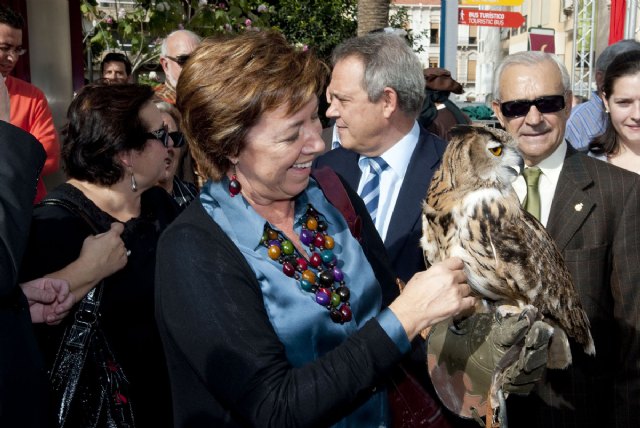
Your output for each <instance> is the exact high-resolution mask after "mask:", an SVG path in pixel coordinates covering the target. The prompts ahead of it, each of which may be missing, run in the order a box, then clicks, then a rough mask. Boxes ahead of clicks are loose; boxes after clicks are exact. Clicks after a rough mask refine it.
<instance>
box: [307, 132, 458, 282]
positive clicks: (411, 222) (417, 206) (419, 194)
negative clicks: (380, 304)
mask: <svg viewBox="0 0 640 428" xmlns="http://www.w3.org/2000/svg"><path fill="white" fill-rule="evenodd" d="M446 145H447V142H446V141H444V140H441V139H440V138H438V137H436V136H435V135H433V134H431V133H429V132H428V131H426V130H425V129H424V128H422V127H420V137H419V139H418V144H417V146H416V148H415V150H414V151H413V154H412V155H411V160H410V161H409V166H408V167H407V173H406V175H405V177H404V181H403V183H402V187H401V188H400V194H399V195H398V199H397V201H396V206H395V207H394V209H393V214H392V215H391V222H390V223H389V230H388V231H387V237H386V239H385V241H384V246H385V247H386V249H387V252H388V253H389V259H390V260H391V264H392V266H393V268H394V270H395V271H396V274H397V275H398V276H399V277H400V278H401V279H402V280H403V281H408V280H409V279H410V278H411V277H412V276H413V274H414V273H416V272H418V271H421V270H425V269H426V266H425V263H424V257H423V255H422V249H421V248H420V237H421V236H422V221H421V214H422V201H423V200H424V199H425V197H426V195H427V190H428V189H429V184H430V183H431V177H433V174H434V172H435V171H436V169H437V168H438V166H440V161H441V160H442V154H443V153H444V149H445V147H446ZM359 157H360V155H359V154H358V153H356V152H353V151H351V150H347V149H345V148H342V147H340V148H337V149H335V150H331V151H329V152H327V153H325V154H324V155H322V156H320V157H319V158H318V159H316V161H315V166H328V167H331V168H333V170H334V171H336V172H337V173H338V174H339V175H341V176H342V177H343V178H344V179H345V180H346V181H347V183H348V184H349V185H350V186H351V187H352V188H353V189H357V188H358V182H359V181H360V176H361V171H360V168H359V167H358V159H359Z"/></svg>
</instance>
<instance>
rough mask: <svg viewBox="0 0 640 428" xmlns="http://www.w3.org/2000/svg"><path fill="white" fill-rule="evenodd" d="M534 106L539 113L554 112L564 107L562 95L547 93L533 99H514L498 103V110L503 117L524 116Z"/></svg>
mask: <svg viewBox="0 0 640 428" xmlns="http://www.w3.org/2000/svg"><path fill="white" fill-rule="evenodd" d="M531 106H536V108H537V109H538V111H539V112H540V113H555V112H558V111H560V110H563V109H564V108H565V103H564V95H548V96H546V97H540V98H536V99H535V100H515V101H507V102H504V103H503V102H501V103H500V111H501V112H502V114H503V115H504V116H505V117H521V116H526V115H527V113H529V110H530V109H531Z"/></svg>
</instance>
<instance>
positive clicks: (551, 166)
mask: <svg viewBox="0 0 640 428" xmlns="http://www.w3.org/2000/svg"><path fill="white" fill-rule="evenodd" d="M566 154H567V143H566V141H563V142H562V143H560V145H559V146H558V147H557V148H556V150H555V151H554V152H553V153H552V154H551V156H549V157H548V158H546V159H543V160H542V162H540V163H539V164H538V165H531V166H537V167H538V168H540V170H541V174H540V181H538V189H539V191H540V223H542V225H543V226H545V227H547V221H549V212H550V211H551V202H552V201H553V195H554V194H555V192H556V186H557V185H558V178H559V177H560V171H561V170H562V165H563V164H564V157H565V155H566ZM513 189H514V190H515V191H516V193H517V194H518V198H519V199H520V203H521V204H522V202H523V201H524V198H525V197H526V196H527V183H525V181H524V177H523V176H522V174H520V175H519V176H518V178H516V180H515V181H514V182H513Z"/></svg>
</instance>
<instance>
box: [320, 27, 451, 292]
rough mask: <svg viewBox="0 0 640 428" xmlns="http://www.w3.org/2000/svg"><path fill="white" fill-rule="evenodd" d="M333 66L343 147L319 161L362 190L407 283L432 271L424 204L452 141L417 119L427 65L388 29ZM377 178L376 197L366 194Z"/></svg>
mask: <svg viewBox="0 0 640 428" xmlns="http://www.w3.org/2000/svg"><path fill="white" fill-rule="evenodd" d="M332 63H333V71H332V74H331V82H330V84H329V87H328V89H327V92H326V93H327V98H328V101H329V103H330V105H329V108H328V109H327V117H328V118H331V119H334V120H335V129H337V132H338V134H339V137H340V143H341V147H339V148H336V149H334V150H331V151H328V152H327V153H325V154H324V155H322V156H320V157H319V158H318V159H317V160H316V161H315V165H316V166H327V167H329V168H331V169H333V170H334V171H335V172H337V173H338V174H339V175H340V176H341V177H342V178H344V179H345V180H346V181H347V183H348V184H349V186H351V187H352V188H353V189H357V191H358V193H359V194H360V195H361V197H362V198H363V199H365V202H366V203H367V209H368V210H369V212H370V213H371V212H374V213H375V215H372V217H374V223H375V225H376V229H377V230H378V233H379V234H380V237H381V238H382V240H383V242H384V244H385V248H386V249H387V252H388V254H389V258H390V259H391V263H392V266H393V269H394V271H395V272H396V274H397V275H398V277H399V278H400V279H402V280H403V281H408V280H409V278H411V277H412V276H413V275H414V274H415V273H416V272H419V271H422V270H424V269H425V268H426V266H425V262H424V255H423V253H422V250H421V249H420V244H419V241H420V237H421V236H422V223H421V220H420V218H421V216H422V201H423V200H424V197H425V195H426V194H427V189H428V188H429V184H430V182H431V177H432V176H433V173H434V172H435V170H436V169H437V168H438V167H439V165H440V161H441V159H442V153H444V150H445V147H446V144H447V143H446V141H444V140H442V139H440V138H439V137H437V136H435V135H433V134H432V133H430V132H429V131H427V130H426V129H424V128H423V127H422V126H420V124H419V123H418V121H417V120H416V119H417V117H418V114H419V113H420V109H421V108H422V105H423V101H424V94H425V89H424V88H425V80H424V76H423V71H422V65H421V64H420V60H419V59H418V57H417V56H416V54H415V53H414V52H413V51H412V50H411V48H410V47H409V46H408V44H407V42H406V41H405V39H404V38H402V37H398V36H396V35H395V34H389V33H385V32H379V33H370V34H367V35H365V36H363V37H357V38H353V39H349V40H347V41H345V42H343V43H341V44H340V45H339V46H338V47H336V49H335V50H334V52H333V57H332ZM380 161H382V162H383V163H380ZM380 165H384V166H385V167H384V168H382V167H380ZM374 176H379V183H380V186H379V193H377V195H378V196H377V197H375V196H376V195H374V194H373V193H372V192H368V191H365V189H366V188H367V186H366V185H367V183H368V182H369V181H370V180H371V179H372V177H374Z"/></svg>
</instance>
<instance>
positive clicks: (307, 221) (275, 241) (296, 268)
mask: <svg viewBox="0 0 640 428" xmlns="http://www.w3.org/2000/svg"><path fill="white" fill-rule="evenodd" d="M327 229H328V225H327V222H326V221H325V220H324V219H322V218H321V214H319V213H318V211H316V209H315V208H314V207H313V206H312V205H311V204H308V205H307V211H306V213H305V215H304V218H303V221H302V230H301V231H300V241H301V242H302V243H303V244H304V245H306V246H307V247H308V248H309V250H311V256H310V257H309V261H308V262H307V260H306V259H305V258H304V257H302V255H301V254H300V253H299V252H298V250H297V249H296V247H295V245H293V243H292V242H291V241H290V240H288V239H287V238H286V237H285V236H283V235H282V234H281V233H280V232H278V231H277V230H274V229H272V228H271V227H270V226H269V224H268V223H267V224H265V225H264V232H263V234H262V239H261V240H260V243H261V244H262V245H264V246H265V247H267V254H268V255H269V258H270V259H271V260H275V261H277V262H279V263H280V264H281V265H282V272H283V273H284V274H285V275H287V276H288V277H290V278H295V279H296V280H298V281H299V282H300V287H301V288H302V289H303V290H304V291H307V292H309V293H314V294H315V300H316V303H318V304H319V305H321V306H324V307H326V308H327V309H328V310H329V314H330V316H331V320H332V321H333V322H336V323H340V324H343V323H345V322H349V321H351V318H352V313H351V306H350V305H349V297H350V292H349V289H348V288H347V286H346V284H345V282H344V273H343V272H342V270H341V269H340V268H339V267H338V262H339V260H338V259H337V258H336V256H335V254H334V253H333V248H334V246H335V241H334V239H333V237H331V236H329V235H328V234H327ZM314 270H315V272H314Z"/></svg>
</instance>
